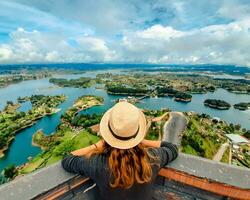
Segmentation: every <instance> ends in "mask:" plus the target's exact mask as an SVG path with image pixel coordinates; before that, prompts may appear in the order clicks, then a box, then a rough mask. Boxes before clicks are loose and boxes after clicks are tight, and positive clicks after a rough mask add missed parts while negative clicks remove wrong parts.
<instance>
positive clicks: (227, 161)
mask: <svg viewBox="0 0 250 200" xmlns="http://www.w3.org/2000/svg"><path fill="white" fill-rule="evenodd" d="M229 151H230V147H227V149H226V151H225V152H224V154H223V156H222V158H221V160H220V161H221V162H223V163H229Z"/></svg>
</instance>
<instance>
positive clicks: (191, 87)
mask: <svg viewBox="0 0 250 200" xmlns="http://www.w3.org/2000/svg"><path fill="white" fill-rule="evenodd" d="M96 79H97V80H98V82H100V83H104V84H105V85H106V87H107V88H110V87H113V86H114V87H118V88H122V89H121V90H123V88H132V89H146V90H147V92H149V93H151V94H152V95H153V94H154V93H155V92H156V91H155V90H157V87H159V88H161V87H162V88H168V89H169V90H168V91H158V94H160V95H161V93H163V94H164V95H165V94H166V92H167V93H168V95H172V96H174V94H175V93H176V92H184V93H187V94H192V93H193V94H195V93H207V92H214V91H215V90H216V89H217V88H223V89H226V90H227V91H229V92H234V93H246V94H249V93H250V84H249V81H248V80H226V79H213V78H212V77H209V76H200V75H192V74H191V75H184V74H173V73H156V74H151V73H143V72H141V73H129V74H111V73H106V74H98V75H97V78H96ZM171 89H172V91H171ZM148 90H149V91H148ZM150 91H151V92H150Z"/></svg>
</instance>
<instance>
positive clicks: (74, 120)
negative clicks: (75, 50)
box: [19, 96, 103, 174]
mask: <svg viewBox="0 0 250 200" xmlns="http://www.w3.org/2000/svg"><path fill="white" fill-rule="evenodd" d="M102 103H103V98H102V97H98V96H81V97H79V98H78V99H77V100H76V101H75V103H74V105H73V106H72V107H70V108H69V109H68V110H67V111H66V112H65V114H63V115H62V116H61V122H60V124H59V125H58V126H57V128H56V132H55V133H54V134H51V135H45V134H43V132H42V131H41V130H40V131H38V132H36V133H35V134H34V135H33V140H32V143H33V145H35V146H39V147H41V149H42V150H43V152H42V153H41V154H39V155H37V156H36V157H34V158H33V159H31V160H30V161H29V162H28V163H27V164H25V165H23V166H21V167H19V173H20V174H24V173H29V172H32V171H34V170H36V169H38V168H41V167H44V166H47V165H50V164H52V163H54V162H56V161H58V160H60V159H62V157H63V156H64V155H66V154H68V153H69V152H71V151H73V150H75V149H79V148H82V147H85V146H88V145H90V144H93V143H95V142H97V141H98V140H99V137H98V136H97V135H96V133H94V132H93V131H91V129H90V128H89V127H90V126H92V125H95V124H98V123H99V121H100V120H101V115H96V114H93V115H85V114H80V113H79V111H81V110H86V109H88V108H91V107H93V106H98V105H101V104H102ZM77 113H78V114H77Z"/></svg>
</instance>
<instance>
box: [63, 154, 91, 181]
mask: <svg viewBox="0 0 250 200" xmlns="http://www.w3.org/2000/svg"><path fill="white" fill-rule="evenodd" d="M61 164H62V167H63V168H64V169H65V170H66V171H68V172H70V173H75V174H80V175H83V176H87V177H90V178H92V179H95V166H96V163H95V159H93V158H85V157H83V156H74V155H72V154H69V155H68V156H66V157H65V158H64V159H63V160H62V163H61Z"/></svg>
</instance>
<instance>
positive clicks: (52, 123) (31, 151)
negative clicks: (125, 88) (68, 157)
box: [0, 70, 250, 171]
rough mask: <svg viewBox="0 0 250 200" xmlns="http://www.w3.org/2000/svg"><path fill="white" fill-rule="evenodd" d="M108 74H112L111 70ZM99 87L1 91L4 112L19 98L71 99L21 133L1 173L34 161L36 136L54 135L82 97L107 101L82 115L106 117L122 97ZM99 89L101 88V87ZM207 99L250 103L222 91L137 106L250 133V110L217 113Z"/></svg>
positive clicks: (41, 85)
mask: <svg viewBox="0 0 250 200" xmlns="http://www.w3.org/2000/svg"><path fill="white" fill-rule="evenodd" d="M105 72H108V71H107V70H106V71H105ZM110 72H112V73H119V71H114V70H112V71H110ZM98 73H104V71H89V72H86V73H84V74H77V75H57V76H54V77H56V78H59V77H60V78H67V79H73V78H79V77H82V76H85V77H95V76H96V74H98ZM96 86H99V85H95V86H92V87H90V88H60V87H57V86H55V85H53V84H51V83H49V79H48V78H46V79H40V80H30V81H23V82H21V83H18V84H12V85H9V86H8V87H5V88H0V109H1V110H2V109H3V108H4V106H5V105H6V102H7V101H9V100H10V101H13V102H16V101H17V98H18V97H19V96H21V97H25V96H31V95H34V94H44V95H59V94H65V95H66V96H67V97H68V98H67V100H66V101H65V102H63V103H62V104H60V105H59V106H58V108H60V111H59V112H57V113H55V114H53V115H51V116H45V117H43V118H42V119H40V120H38V121H37V123H36V124H34V125H33V126H31V127H29V128H26V129H24V130H22V131H20V132H19V133H18V134H17V135H16V137H15V140H14V141H13V142H12V144H11V145H10V147H9V150H8V151H7V152H6V155H5V156H4V157H3V158H1V159H0V171H1V170H3V169H4V168H5V167H6V166H8V165H11V164H15V165H16V166H18V165H22V164H24V163H25V162H27V161H28V158H29V157H34V156H35V155H37V154H38V153H40V152H41V150H40V148H38V147H34V146H32V144H31V142H32V135H33V134H34V133H35V132H36V131H38V130H39V129H42V130H43V132H44V133H45V134H48V135H49V134H53V132H54V131H55V129H56V127H57V125H58V124H59V123H60V116H61V115H62V114H63V113H64V112H65V111H66V110H67V109H68V108H69V107H71V106H72V105H73V103H74V101H75V100H76V99H77V98H78V97H79V96H82V95H97V96H102V97H104V104H103V105H101V106H95V107H92V108H90V109H88V110H85V111H82V112H84V113H89V114H92V113H103V112H105V111H106V110H108V109H109V108H110V107H111V106H112V105H114V103H115V100H116V99H117V98H121V97H122V96H116V95H109V94H107V93H106V91H105V90H104V89H96ZM97 88H99V87H97ZM207 98H215V99H221V100H225V101H227V102H229V103H230V104H231V105H233V104H235V103H239V102H250V95H246V94H234V93H229V92H227V91H226V90H224V89H218V90H216V91H215V92H213V93H211V92H209V93H206V94H193V98H192V101H191V102H190V103H182V102H176V101H174V99H173V98H171V97H159V98H146V99H143V100H142V101H141V102H139V103H137V104H136V105H137V106H138V107H140V108H145V109H154V110H156V109H162V108H169V109H171V110H173V111H194V112H198V113H206V114H209V115H210V116H212V117H219V118H221V119H222V120H225V121H226V122H228V123H234V124H240V125H241V127H243V128H246V129H248V130H249V129H250V110H247V111H239V110H237V109H234V108H233V107H231V108H230V109H229V110H215V109H211V108H209V107H205V106H204V105H203V101H204V100H205V99H207ZM30 108H31V103H30V102H25V103H23V104H22V106H21V107H20V108H19V110H20V111H24V112H26V111H28V110H29V109H30Z"/></svg>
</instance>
